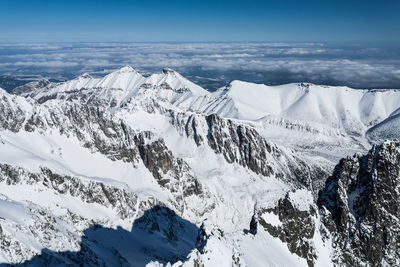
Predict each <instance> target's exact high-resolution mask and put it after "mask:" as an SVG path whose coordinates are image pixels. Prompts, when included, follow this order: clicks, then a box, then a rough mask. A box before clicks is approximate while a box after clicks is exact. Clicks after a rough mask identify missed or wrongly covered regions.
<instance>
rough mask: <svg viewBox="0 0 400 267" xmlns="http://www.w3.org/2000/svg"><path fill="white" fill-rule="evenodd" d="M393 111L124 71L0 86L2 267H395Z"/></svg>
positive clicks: (339, 96)
mask: <svg viewBox="0 0 400 267" xmlns="http://www.w3.org/2000/svg"><path fill="white" fill-rule="evenodd" d="M399 108H400V91H397V90H354V89H351V88H348V87H327V86H319V85H314V84H304V83H302V84H287V85H280V86H266V85H259V84H252V83H246V82H240V81H233V82H232V83H230V84H229V85H228V86H226V87H223V88H220V89H218V90H216V91H215V92H213V93H211V92H209V91H207V90H206V89H203V88H201V87H200V86H198V85H196V84H194V83H192V82H190V81H189V80H187V79H185V78H184V77H183V76H181V75H180V74H179V73H177V72H175V71H173V70H171V69H164V70H162V72H160V73H156V74H153V75H151V76H149V77H144V76H142V75H141V74H139V73H138V72H136V71H135V70H134V69H132V68H131V67H129V66H127V67H124V68H122V69H119V70H117V71H115V72H113V73H110V74H109V75H107V76H105V77H100V78H98V77H91V76H90V75H89V74H84V75H82V76H79V77H77V78H76V79H73V80H71V81H67V82H62V83H53V82H49V81H47V80H41V81H37V82H31V83H28V84H26V85H23V86H20V87H17V88H15V89H14V91H13V94H9V93H7V92H5V91H4V90H0V240H1V243H0V264H4V265H24V266H29V265H35V266H43V265H50V266H55V265H61V266H65V265H67V266H75V265H76V266H78V265H79V266H82V265H84V266H145V265H148V266H169V265H173V266H399V265H400V255H399V251H400V247H399V244H400V242H399V240H400V236H399V233H400V225H399V218H400V213H399V209H398V207H399V200H400V199H399V180H400V173H399V171H400V167H399V166H400V143H399V142H398V141H387V140H386V139H391V140H392V139H396V138H398V136H397V135H398V133H399V132H400V131H399V124H398V123H397V117H398V113H399V112H398V109H399ZM388 129H390V130H388ZM372 144H373V146H372ZM371 146H372V149H371ZM353 155H354V156H353ZM342 158H343V159H342Z"/></svg>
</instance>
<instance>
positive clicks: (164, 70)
mask: <svg viewBox="0 0 400 267" xmlns="http://www.w3.org/2000/svg"><path fill="white" fill-rule="evenodd" d="M162 73H164V74H173V75H175V74H176V71H174V70H173V69H170V68H163V70H162Z"/></svg>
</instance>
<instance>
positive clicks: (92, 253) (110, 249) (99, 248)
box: [0, 206, 199, 266]
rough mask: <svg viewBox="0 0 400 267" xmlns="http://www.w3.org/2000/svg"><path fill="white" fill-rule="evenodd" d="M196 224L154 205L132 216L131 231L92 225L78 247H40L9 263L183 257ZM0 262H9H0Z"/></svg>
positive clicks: (134, 262)
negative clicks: (29, 255)
mask: <svg viewBox="0 0 400 267" xmlns="http://www.w3.org/2000/svg"><path fill="white" fill-rule="evenodd" d="M198 230H199V228H198V227H197V226H196V225H194V224H192V223H191V222H189V221H187V220H185V219H183V218H181V217H179V216H178V215H176V214H175V212H174V211H172V210H171V209H169V208H167V207H163V206H155V207H153V208H151V209H149V210H147V211H145V213H144V214H143V216H142V217H140V218H138V219H136V220H135V221H134V223H133V225H132V229H131V231H126V230H124V229H122V228H121V227H118V228H117V229H112V228H105V227H102V226H100V225H94V226H92V227H90V228H88V229H86V230H85V231H84V236H82V240H81V249H80V250H79V251H62V252H55V251H51V250H49V249H42V251H41V253H40V254H39V255H36V256H34V257H33V258H32V259H30V260H27V261H25V262H23V263H20V264H13V265H12V266H45V265H48V266H57V265H58V266H77V265H79V266H145V265H146V264H147V263H149V262H151V261H158V262H159V263H162V264H166V263H168V262H170V263H171V264H173V263H175V262H177V261H185V260H186V258H187V255H188V254H189V253H190V252H191V251H192V250H193V249H194V248H195V245H196V238H197V235H198ZM0 266H11V265H9V264H0Z"/></svg>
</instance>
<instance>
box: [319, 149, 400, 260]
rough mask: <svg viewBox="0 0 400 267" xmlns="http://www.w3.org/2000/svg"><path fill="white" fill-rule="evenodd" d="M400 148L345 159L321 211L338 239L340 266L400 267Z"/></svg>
mask: <svg viewBox="0 0 400 267" xmlns="http://www.w3.org/2000/svg"><path fill="white" fill-rule="evenodd" d="M399 193H400V143H399V142H385V143H384V144H382V145H379V146H374V147H373V148H372V149H371V150H370V151H369V152H368V154H366V155H361V154H356V155H355V156H353V157H348V158H345V159H342V160H341V161H340V163H339V164H338V165H337V166H336V168H335V171H334V173H333V175H332V176H331V177H330V178H329V179H328V180H327V182H326V187H325V189H324V190H322V191H321V193H320V197H319V200H318V205H319V207H320V209H321V212H322V214H323V215H324V223H325V225H326V226H327V228H328V229H330V231H331V233H332V235H333V236H334V240H335V246H336V249H337V257H336V259H335V260H336V264H338V265H346V266H361V265H370V266H380V265H384V264H387V265H389V266H398V265H399V264H400V247H399V244H400V243H399V241H400V209H399V206H400V197H399Z"/></svg>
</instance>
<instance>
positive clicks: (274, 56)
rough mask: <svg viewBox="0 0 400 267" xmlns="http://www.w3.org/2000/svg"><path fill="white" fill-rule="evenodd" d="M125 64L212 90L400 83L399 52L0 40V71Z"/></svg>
mask: <svg viewBox="0 0 400 267" xmlns="http://www.w3.org/2000/svg"><path fill="white" fill-rule="evenodd" d="M124 65H131V66H133V67H134V68H136V69H137V70H138V71H139V72H141V73H143V74H144V75H148V74H149V73H152V72H157V71H160V70H161V69H162V68H163V67H170V68H174V69H176V70H177V71H179V72H180V73H182V74H183V75H185V76H187V77H188V78H189V79H191V80H193V81H194V82H196V83H198V84H200V85H202V86H204V87H206V88H208V89H210V90H215V89H216V88H218V87H221V86H223V85H225V84H226V83H228V82H230V81H231V80H236V79H239V80H246V81H251V82H257V83H265V84H282V83H290V82H313V83H317V84H328V85H347V86H351V87H355V88H400V49H399V48H396V47H372V46H369V47H367V46H355V45H351V46H350V45H347V46H343V45H327V44H319V43H295V44H294V43H168V44H159V43H83V44H0V75H9V76H14V77H15V76H19V77H46V78H55V79H70V78H73V77H75V76H78V75H80V74H82V73H84V72H89V73H91V74H93V75H95V76H96V75H99V76H100V75H104V74H106V73H108V72H110V71H113V70H115V69H117V68H120V67H121V66H124Z"/></svg>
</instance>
